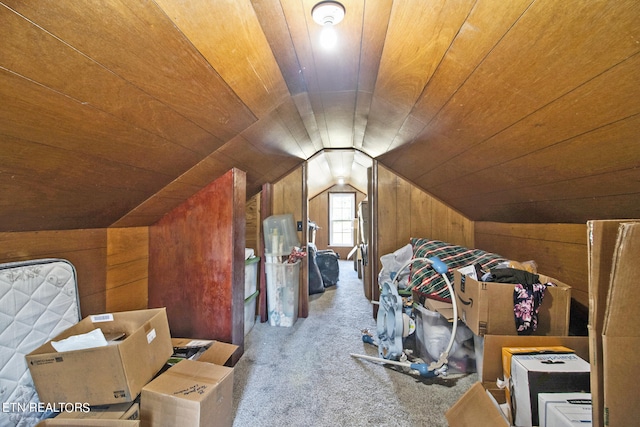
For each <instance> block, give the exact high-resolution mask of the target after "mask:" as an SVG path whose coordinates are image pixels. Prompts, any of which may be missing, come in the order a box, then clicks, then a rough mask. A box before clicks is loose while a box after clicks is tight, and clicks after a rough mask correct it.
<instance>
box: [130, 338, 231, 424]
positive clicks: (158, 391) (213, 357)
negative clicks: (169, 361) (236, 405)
mask: <svg viewBox="0 0 640 427" xmlns="http://www.w3.org/2000/svg"><path fill="white" fill-rule="evenodd" d="M194 342H195V343H197V345H198V346H200V345H202V343H203V340H190V339H184V338H174V339H173V340H172V343H173V346H174V347H189V346H190V345H191V344H192V343H194ZM237 348H238V346H236V345H233V344H227V343H223V342H220V341H210V346H209V348H208V349H207V350H206V351H205V352H203V353H201V354H199V355H198V358H197V360H189V359H186V360H182V361H180V362H178V363H176V364H175V365H174V366H172V367H171V368H169V369H168V370H166V371H165V372H163V373H162V374H160V375H159V376H158V377H156V378H155V379H154V380H153V381H151V382H150V383H149V384H147V385H146V386H145V387H144V388H143V389H142V394H141V396H140V418H141V420H142V425H143V426H146V427H150V426H153V427H159V426H163V427H164V426H166V427H175V426H179V425H185V426H205V425H206V426H231V425H232V424H233V414H232V410H233V405H232V403H233V400H232V399H233V368H231V367H227V366H224V364H225V363H227V361H228V360H229V359H230V358H231V356H232V355H233V353H234V352H235V351H236V350H237Z"/></svg>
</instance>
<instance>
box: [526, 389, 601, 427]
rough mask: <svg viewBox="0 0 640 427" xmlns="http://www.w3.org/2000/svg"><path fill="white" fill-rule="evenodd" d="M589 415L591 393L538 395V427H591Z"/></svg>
mask: <svg viewBox="0 0 640 427" xmlns="http://www.w3.org/2000/svg"><path fill="white" fill-rule="evenodd" d="M591 413H592V408H591V393H540V394H539V395H538V414H539V417H538V419H539V422H540V427H574V426H576V425H578V426H585V427H589V426H591V425H592V422H591V418H592V417H591Z"/></svg>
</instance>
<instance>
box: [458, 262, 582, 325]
mask: <svg viewBox="0 0 640 427" xmlns="http://www.w3.org/2000/svg"><path fill="white" fill-rule="evenodd" d="M539 276H540V281H541V282H542V283H546V282H553V283H555V284H556V285H557V286H554V287H547V289H546V290H545V293H544V299H543V301H542V305H541V306H540V311H539V313H538V327H537V329H536V331H535V332H534V334H535V335H552V336H565V335H567V334H568V333H569V314H570V307H571V286H569V285H567V284H566V283H563V282H560V281H559V280H556V279H553V278H551V277H549V276H544V275H542V274H540V275H539ZM454 283H455V285H454V292H455V294H456V298H457V301H458V315H459V316H460V318H461V319H462V320H463V321H464V322H465V323H466V324H467V326H469V328H470V329H471V330H472V331H473V333H474V334H476V335H479V336H483V335H485V334H487V335H517V334H518V332H517V330H516V325H515V319H514V314H513V290H514V285H511V284H508V283H497V282H479V281H477V280H474V279H473V278H471V277H469V276H465V275H463V274H461V273H460V272H459V271H458V270H455V271H454Z"/></svg>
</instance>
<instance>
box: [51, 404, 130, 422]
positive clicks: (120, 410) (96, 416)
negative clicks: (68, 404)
mask: <svg viewBox="0 0 640 427" xmlns="http://www.w3.org/2000/svg"><path fill="white" fill-rule="evenodd" d="M87 409H88V410H87V411H73V412H61V413H60V414H58V416H56V419H58V420H139V419H140V405H138V404H137V403H135V402H133V403H132V402H128V403H116V404H114V405H100V406H91V407H89V408H87Z"/></svg>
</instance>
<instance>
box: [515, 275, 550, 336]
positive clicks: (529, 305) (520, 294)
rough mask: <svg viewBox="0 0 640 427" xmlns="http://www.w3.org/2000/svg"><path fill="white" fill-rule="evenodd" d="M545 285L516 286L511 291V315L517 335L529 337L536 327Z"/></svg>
mask: <svg viewBox="0 0 640 427" xmlns="http://www.w3.org/2000/svg"><path fill="white" fill-rule="evenodd" d="M546 288H547V286H546V285H543V284H541V283H534V284H532V285H523V284H516V285H515V287H514V289H513V314H514V315H515V321H516V331H517V332H518V335H531V334H532V333H533V332H535V330H536V329H537V327H538V311H539V310H540V306H541V305H542V299H543V298H544V291H545V289H546Z"/></svg>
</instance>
